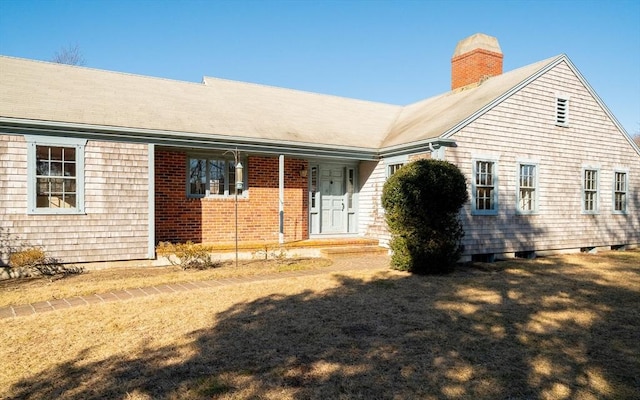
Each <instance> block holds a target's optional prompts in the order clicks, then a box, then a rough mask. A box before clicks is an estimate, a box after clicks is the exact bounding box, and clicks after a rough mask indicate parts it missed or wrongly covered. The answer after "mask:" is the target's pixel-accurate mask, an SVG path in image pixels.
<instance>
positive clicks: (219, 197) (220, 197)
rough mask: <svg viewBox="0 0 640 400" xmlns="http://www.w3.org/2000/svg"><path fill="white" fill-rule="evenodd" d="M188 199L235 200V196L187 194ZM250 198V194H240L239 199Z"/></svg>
mask: <svg viewBox="0 0 640 400" xmlns="http://www.w3.org/2000/svg"><path fill="white" fill-rule="evenodd" d="M187 200H204V201H235V200H236V197H235V196H233V195H232V196H187ZM246 200H249V195H242V196H238V201H246Z"/></svg>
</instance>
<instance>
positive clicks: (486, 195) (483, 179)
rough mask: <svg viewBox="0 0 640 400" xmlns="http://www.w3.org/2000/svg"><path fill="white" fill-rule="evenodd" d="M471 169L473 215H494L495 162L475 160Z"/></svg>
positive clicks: (496, 198)
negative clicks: (472, 178) (472, 176)
mask: <svg viewBox="0 0 640 400" xmlns="http://www.w3.org/2000/svg"><path fill="white" fill-rule="evenodd" d="M473 167H474V171H473V175H474V180H473V191H472V197H473V198H472V207H473V211H474V213H475V214H489V215H491V214H496V213H497V212H498V193H497V168H496V162H495V161H485V160H477V161H475V162H474V166H473Z"/></svg>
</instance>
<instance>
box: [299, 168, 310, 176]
mask: <svg viewBox="0 0 640 400" xmlns="http://www.w3.org/2000/svg"><path fill="white" fill-rule="evenodd" d="M308 173H309V171H307V169H306V168H305V167H302V169H301V170H300V177H301V178H306V177H307V174H308Z"/></svg>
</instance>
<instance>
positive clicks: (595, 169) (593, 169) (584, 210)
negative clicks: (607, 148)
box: [580, 166, 600, 214]
mask: <svg viewBox="0 0 640 400" xmlns="http://www.w3.org/2000/svg"><path fill="white" fill-rule="evenodd" d="M588 171H589V172H595V176H596V181H595V188H592V187H589V188H587V185H586V183H587V172H588ZM580 180H581V189H582V191H581V192H582V196H581V197H582V198H581V201H582V213H583V214H598V213H599V212H600V168H599V167H591V166H586V167H583V168H582V175H581V177H580ZM587 193H593V194H594V198H593V209H587V207H585V206H586V202H587Z"/></svg>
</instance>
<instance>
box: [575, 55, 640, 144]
mask: <svg viewBox="0 0 640 400" xmlns="http://www.w3.org/2000/svg"><path fill="white" fill-rule="evenodd" d="M564 60H565V61H566V62H567V66H568V67H569V69H570V70H571V71H572V72H573V73H574V74H576V76H577V77H578V80H580V82H581V83H582V84H583V85H584V87H585V88H587V91H588V92H589V94H591V96H592V97H593V98H594V100H595V101H596V103H598V105H599V106H600V107H601V108H602V110H603V111H604V113H605V114H607V116H608V117H609V119H611V121H612V122H613V124H614V125H615V126H616V128H618V130H619V131H620V132H622V134H623V135H624V136H625V138H626V139H627V141H628V142H629V144H630V145H631V147H633V148H634V149H635V151H636V153H638V155H640V146H638V145H637V144H636V143H635V142H634V141H633V138H631V135H630V134H629V132H627V130H626V129H624V127H623V126H622V124H620V122H619V121H618V119H617V118H616V117H615V115H613V113H612V112H611V110H609V107H607V105H606V104H605V103H604V101H603V100H602V99H601V98H600V96H598V93H596V91H595V90H594V89H593V87H591V85H590V84H589V82H587V79H586V78H585V77H584V75H582V73H581V72H580V70H579V69H578V67H576V66H575V65H574V64H573V63H572V62H571V60H569V58H568V57H566V56H565V58H564Z"/></svg>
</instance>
